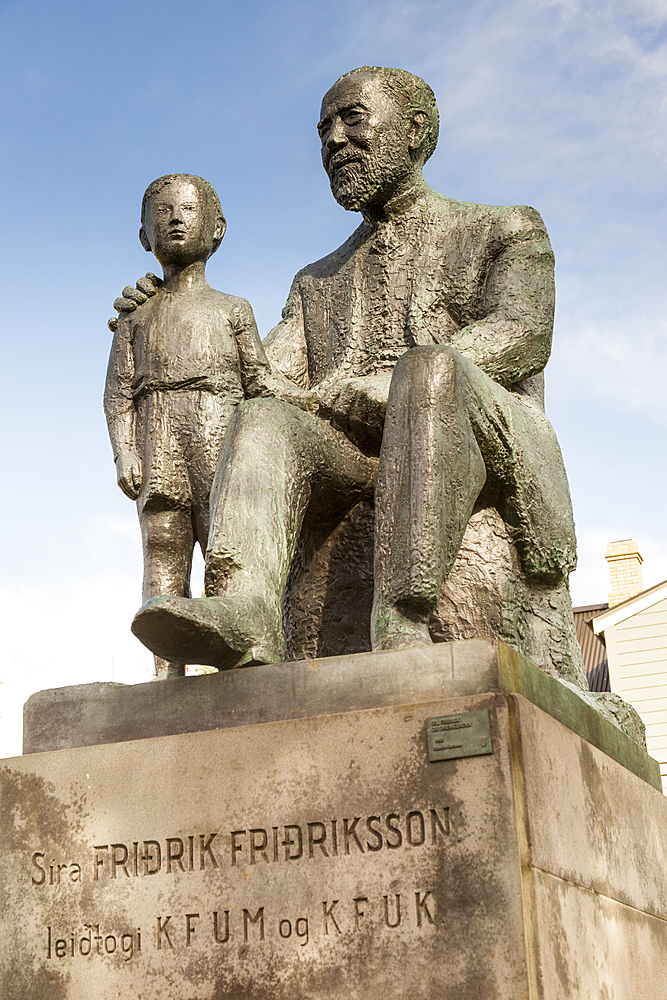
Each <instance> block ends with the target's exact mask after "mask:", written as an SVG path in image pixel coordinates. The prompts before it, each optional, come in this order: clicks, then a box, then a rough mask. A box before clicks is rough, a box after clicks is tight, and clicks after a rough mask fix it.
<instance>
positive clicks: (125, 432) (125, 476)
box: [104, 314, 141, 500]
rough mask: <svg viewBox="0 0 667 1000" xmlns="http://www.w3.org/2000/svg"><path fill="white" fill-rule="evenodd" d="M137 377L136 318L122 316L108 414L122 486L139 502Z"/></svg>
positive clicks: (115, 342) (115, 343) (114, 351)
mask: <svg viewBox="0 0 667 1000" xmlns="http://www.w3.org/2000/svg"><path fill="white" fill-rule="evenodd" d="M133 378H134V356H133V353H132V319H131V316H130V315H128V314H121V316H120V317H119V318H118V322H117V324H116V331H115V333H114V338H113V343H112V345H111V354H110V355H109V366H108V368H107V380H106V385H105V388H104V412H105V414H106V418H107V426H108V428H109V437H110V439H111V447H112V449H113V457H114V462H115V463H116V476H117V479H118V485H119V486H120V488H121V490H122V491H123V493H125V495H126V496H128V497H129V498H130V500H136V498H137V497H138V495H139V491H140V489H141V461H140V459H139V455H138V453H137V446H136V437H135V428H136V410H135V408H134V399H133V397H132V380H133Z"/></svg>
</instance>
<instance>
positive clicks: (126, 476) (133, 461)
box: [116, 448, 141, 500]
mask: <svg viewBox="0 0 667 1000" xmlns="http://www.w3.org/2000/svg"><path fill="white" fill-rule="evenodd" d="M116 477H117V479H118V485H119V486H120V488H121V490H122V491H123V493H124V494H125V496H126V497H129V498H130V500H136V499H137V497H138V496H139V491H140V489H141V459H140V458H139V456H138V455H137V454H136V452H134V451H131V450H130V449H129V448H126V449H123V451H120V452H119V453H118V457H117V459H116Z"/></svg>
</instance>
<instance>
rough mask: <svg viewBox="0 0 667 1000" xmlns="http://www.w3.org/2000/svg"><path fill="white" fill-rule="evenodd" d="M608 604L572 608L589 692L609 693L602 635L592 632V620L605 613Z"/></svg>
mask: <svg viewBox="0 0 667 1000" xmlns="http://www.w3.org/2000/svg"><path fill="white" fill-rule="evenodd" d="M608 607H609V605H608V604H586V605H584V606H582V607H580V608H573V609H572V611H573V614H574V627H575V630H576V633H577V639H578V641H579V645H580V646H581V655H582V658H583V661H584V670H585V671H586V679H587V681H588V687H589V689H590V690H591V691H609V690H610V686H609V664H608V661H607V646H606V643H605V639H604V635H596V634H595V632H594V631H593V625H592V622H593V619H594V618H595V617H596V616H597V615H599V614H601V613H602V612H603V611H606V610H607V608H608Z"/></svg>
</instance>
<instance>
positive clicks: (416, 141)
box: [408, 111, 428, 149]
mask: <svg viewBox="0 0 667 1000" xmlns="http://www.w3.org/2000/svg"><path fill="white" fill-rule="evenodd" d="M427 122H428V115H427V114H426V112H425V111H413V112H412V114H411V115H410V129H409V131H408V149H419V147H420V146H421V144H422V142H423V140H424V132H425V131H426V124H427Z"/></svg>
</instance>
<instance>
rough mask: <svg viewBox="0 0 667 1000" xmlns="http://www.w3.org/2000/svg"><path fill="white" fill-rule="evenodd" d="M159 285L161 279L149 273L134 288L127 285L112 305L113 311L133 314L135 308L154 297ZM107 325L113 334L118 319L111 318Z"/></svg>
mask: <svg viewBox="0 0 667 1000" xmlns="http://www.w3.org/2000/svg"><path fill="white" fill-rule="evenodd" d="M161 284H162V279H161V278H158V276H157V275H156V274H151V272H150V271H149V272H148V274H146V275H145V277H143V278H139V280H138V281H137V286H136V288H133V287H132V285H127V286H126V287H125V288H124V289H123V294H122V295H120V296H119V297H118V298H117V299H116V301H115V302H114V304H113V307H114V309H115V310H116V312H119V313H129V312H134V310H135V309H136V308H137V306H141V305H143V304H144V302H146V301H147V300H148V299H150V298H151V297H152V296H153V295H155V293H156V292H157V290H158V288H159V287H160V285H161ZM107 325H108V327H109V329H110V330H111V331H112V332H115V330H116V327H117V326H118V317H116V316H112V317H111V319H110V320H109V322H108V324H107Z"/></svg>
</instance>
